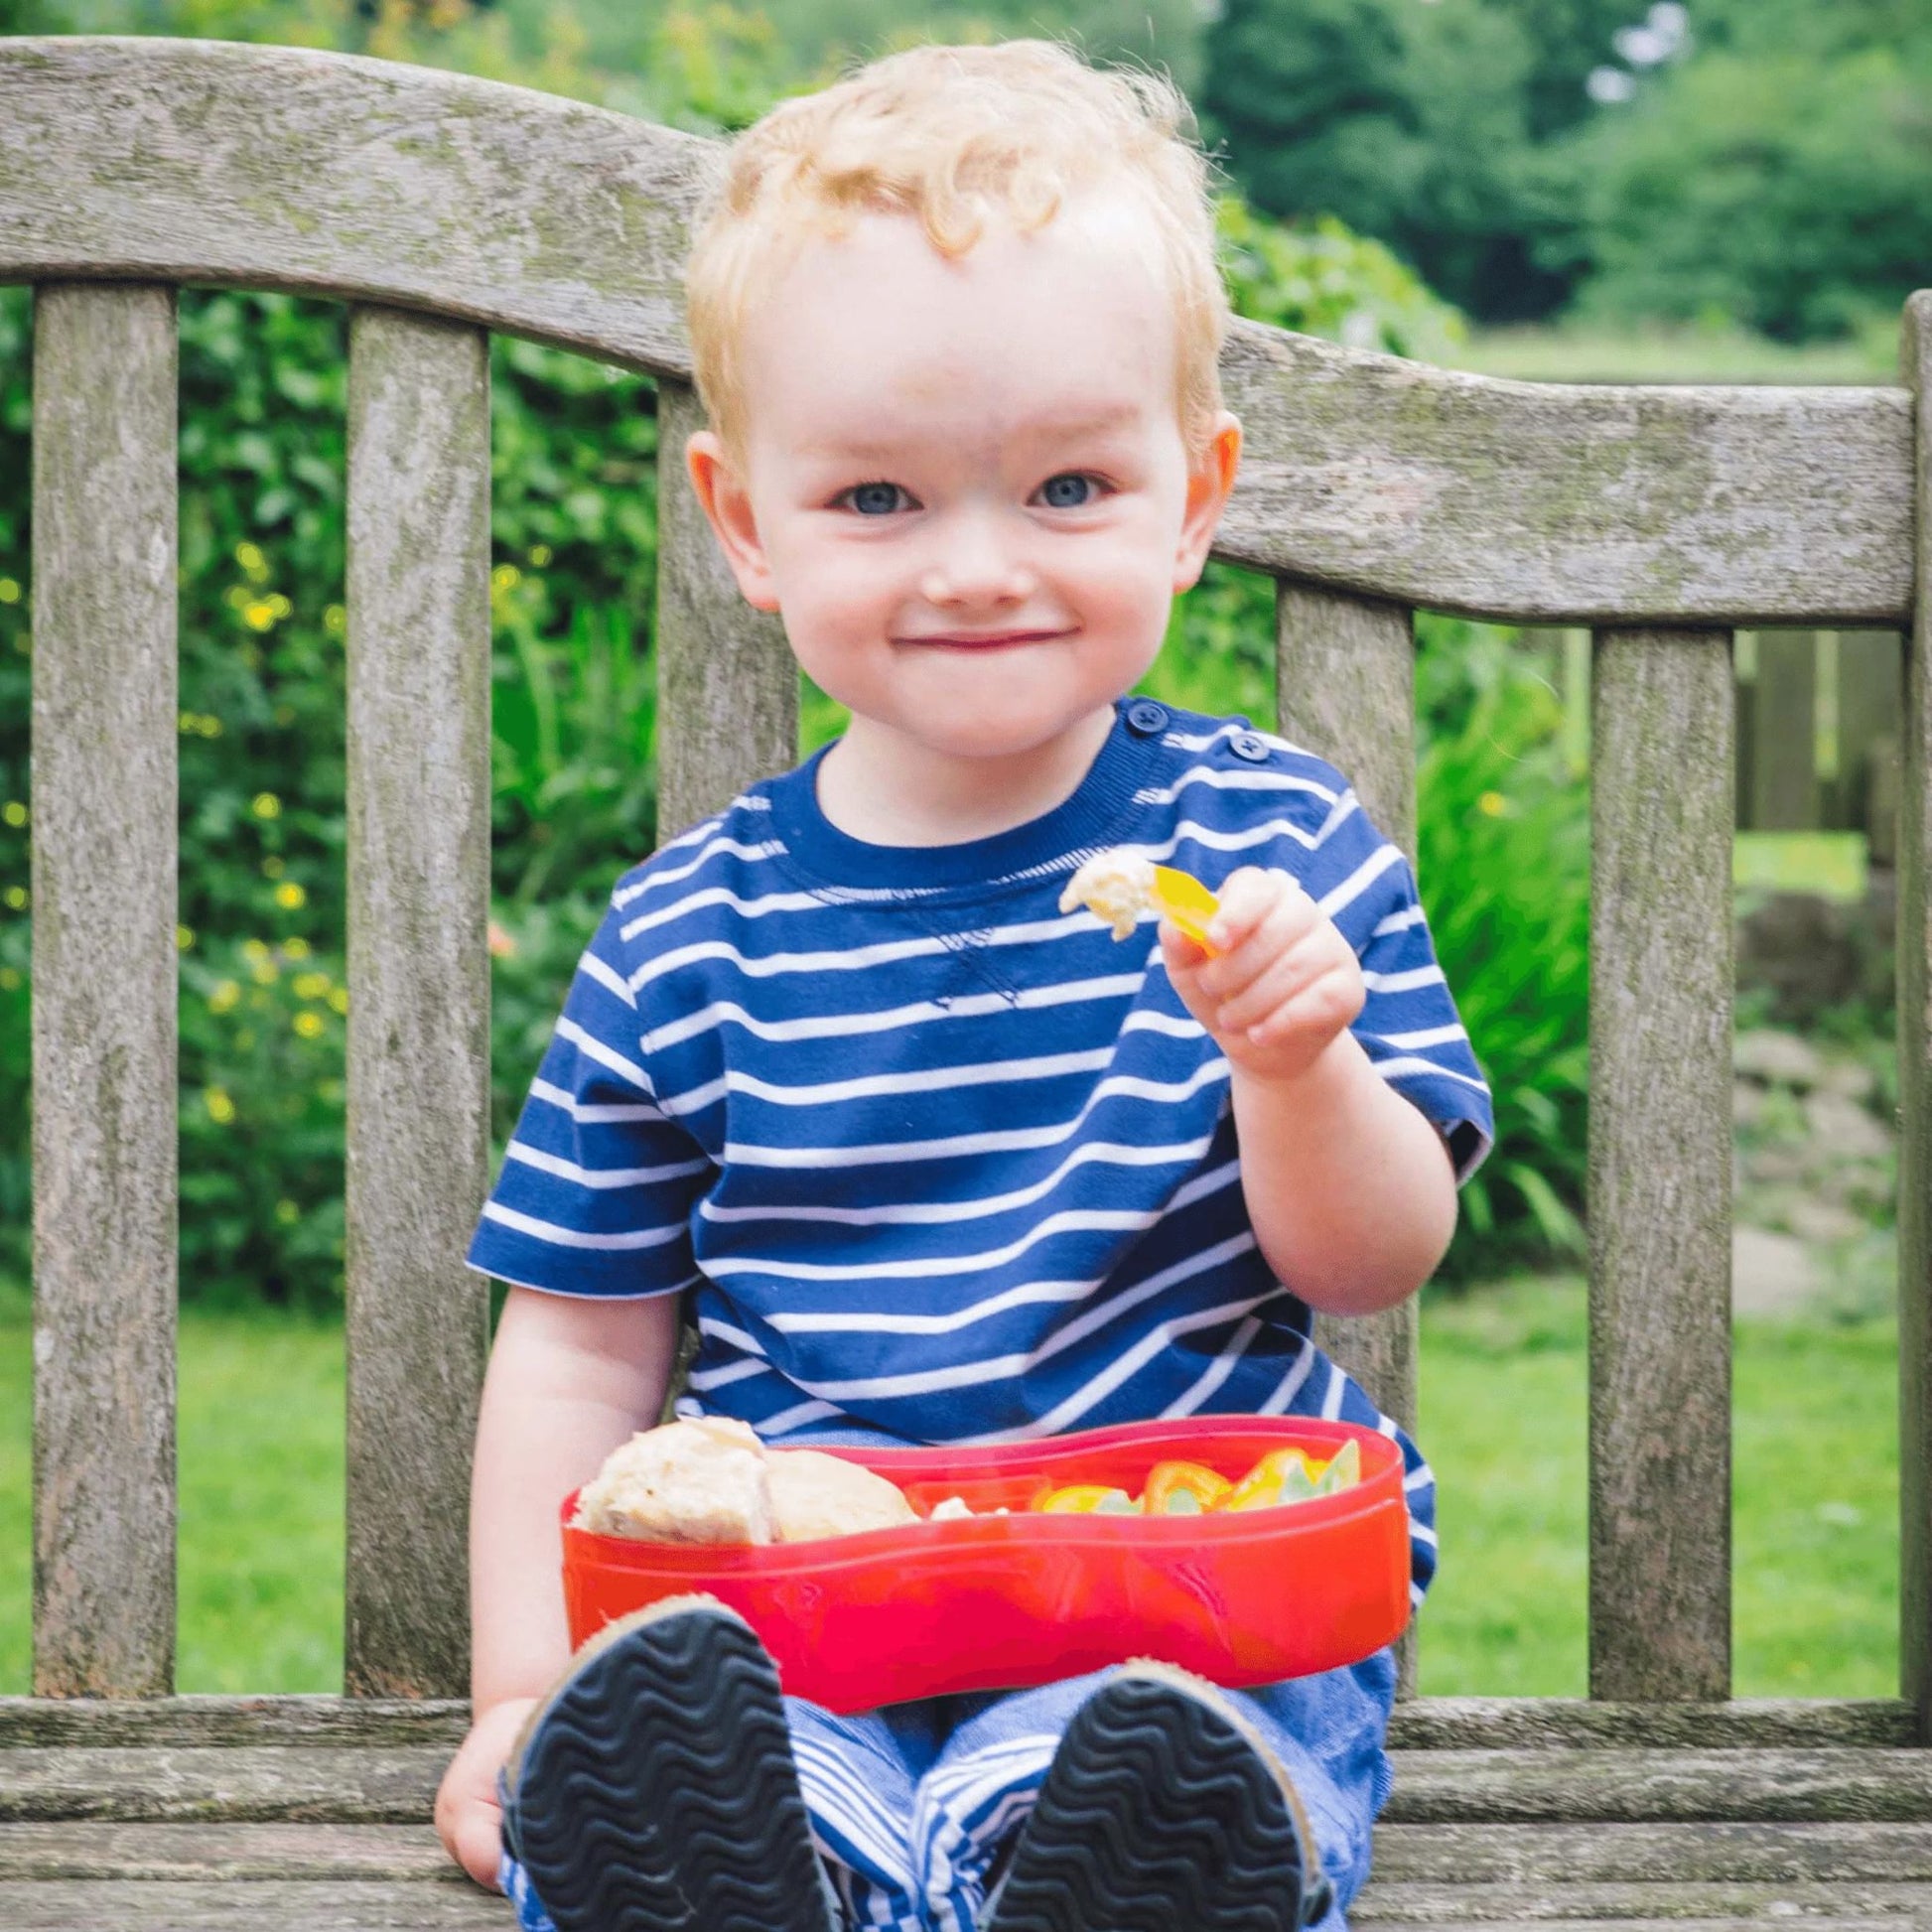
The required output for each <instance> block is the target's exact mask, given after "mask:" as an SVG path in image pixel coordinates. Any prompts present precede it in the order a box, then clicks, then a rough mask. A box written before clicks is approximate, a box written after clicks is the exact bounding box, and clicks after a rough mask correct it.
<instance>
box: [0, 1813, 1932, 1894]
mask: <svg viewBox="0 0 1932 1932" xmlns="http://www.w3.org/2000/svg"><path fill="white" fill-rule="evenodd" d="M9 1829H11V1830H15V1831H22V1832H25V1831H33V1830H44V1831H54V1832H67V1831H78V1830H83V1829H84V1830H87V1831H94V1830H101V1829H110V1828H103V1827H96V1826H86V1827H80V1826H72V1825H60V1826H42V1827H35V1826H25V1825H21V1826H14V1827H11V1828H9ZM111 1829H121V1830H129V1831H134V1830H148V1831H173V1830H176V1829H177V1828H176V1827H174V1826H147V1827H134V1826H129V1827H119V1828H111ZM245 1829H247V1830H249V1831H269V1830H273V1829H275V1828H274V1827H272V1826H249V1827H247V1828H245ZM1375 1874H1376V1877H1377V1879H1379V1880H1380V1881H1382V1882H1384V1883H1388V1884H1403V1883H1411V1882H1417V1881H1426V1882H1431V1883H1437V1884H1469V1885H1501V1884H1521V1885H1538V1886H1553V1885H1560V1884H1565V1883H1577V1884H1588V1883H1620V1882H1628V1883H1644V1884H1665V1883H1669V1882H1671V1881H1673V1880H1700V1881H1704V1882H1712V1881H1717V1880H1721V1879H1732V1880H1734V1879H1744V1880H1750V1881H1754V1882H1758V1881H1768V1880H1776V1881H1779V1882H1786V1883H1796V1882H1800V1881H1810V1880H1817V1879H1829V1878H1860V1879H1878V1880H1882V1881H1884V1882H1887V1883H1893V1884H1903V1883H1908V1882H1919V1881H1924V1880H1928V1879H1932V1826H1927V1825H1709V1824H1703V1825H1383V1826H1380V1827H1378V1828H1377V1830H1376V1834H1375ZM102 1875H103V1876H105V1875H107V1874H105V1873H103V1874H102Z"/></svg>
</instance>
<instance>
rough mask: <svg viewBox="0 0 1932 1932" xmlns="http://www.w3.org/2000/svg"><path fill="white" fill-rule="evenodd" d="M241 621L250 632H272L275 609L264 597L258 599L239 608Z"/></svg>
mask: <svg viewBox="0 0 1932 1932" xmlns="http://www.w3.org/2000/svg"><path fill="white" fill-rule="evenodd" d="M241 621H242V622H244V623H245V624H246V625H247V626H248V628H249V629H250V630H273V629H274V628H275V607H274V605H272V604H271V603H269V601H268V600H267V599H266V598H265V597H258V598H256V599H255V600H254V602H253V603H252V604H244V605H243V606H242V607H241Z"/></svg>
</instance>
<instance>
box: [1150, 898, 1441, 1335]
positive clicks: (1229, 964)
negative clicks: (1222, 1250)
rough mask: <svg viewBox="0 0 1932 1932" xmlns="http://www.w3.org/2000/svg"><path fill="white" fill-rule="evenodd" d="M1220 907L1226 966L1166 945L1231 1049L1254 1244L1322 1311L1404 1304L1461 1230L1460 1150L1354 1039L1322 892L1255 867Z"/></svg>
mask: <svg viewBox="0 0 1932 1932" xmlns="http://www.w3.org/2000/svg"><path fill="white" fill-rule="evenodd" d="M1220 900H1221V906H1220V910H1219V911H1218V912H1217V913H1216V914H1215V915H1214V918H1213V920H1212V921H1211V923H1210V926H1209V935H1210V937H1211V938H1212V939H1213V941H1214V944H1215V946H1216V948H1217V949H1218V950H1217V953H1216V955H1215V956H1214V957H1211V958H1210V957H1209V956H1208V955H1207V954H1206V953H1205V952H1204V951H1203V950H1202V949H1201V948H1200V947H1198V946H1196V945H1195V944H1194V943H1193V942H1192V941H1191V940H1190V939H1188V938H1186V937H1184V936H1183V935H1182V934H1181V933H1179V932H1178V931H1176V930H1175V929H1174V928H1173V926H1171V925H1163V927H1162V932H1161V943H1162V947H1163V951H1164V953H1165V956H1166V959H1167V964H1168V972H1169V976H1170V977H1171V978H1172V980H1173V985H1174V990H1175V991H1176V992H1177V993H1178V994H1179V995H1180V997H1181V1000H1182V1002H1183V1003H1184V1004H1185V1005H1186V1007H1187V1009H1188V1011H1189V1012H1190V1013H1191V1014H1192V1015H1193V1016H1194V1018H1195V1019H1196V1020H1198V1021H1199V1022H1200V1023H1201V1025H1202V1026H1204V1027H1205V1028H1206V1029H1207V1031H1208V1032H1209V1033H1210V1034H1211V1035H1213V1036H1214V1038H1215V1040H1216V1041H1217V1042H1218V1044H1219V1045H1220V1047H1221V1049H1222V1051H1223V1052H1225V1053H1226V1054H1227V1056H1228V1062H1229V1065H1230V1068H1231V1076H1230V1077H1231V1084H1232V1089H1233V1104H1234V1121H1235V1131H1236V1134H1237V1135H1238V1137H1239V1140H1240V1144H1241V1186H1242V1192H1243V1194H1244V1195H1245V1196H1246V1200H1247V1206H1248V1218H1249V1220H1250V1222H1251V1223H1252V1224H1253V1226H1254V1231H1255V1239H1256V1241H1257V1243H1258V1244H1259V1245H1260V1248H1261V1252H1262V1254H1263V1256H1264V1257H1265V1258H1266V1260H1267V1262H1268V1265H1269V1267H1270V1268H1271V1269H1272V1270H1273V1271H1274V1273H1275V1275H1276V1276H1277V1277H1278V1278H1279V1279H1280V1280H1281V1281H1284V1282H1287V1283H1289V1284H1291V1285H1292V1286H1293V1288H1294V1290H1295V1293H1296V1294H1297V1295H1298V1296H1300V1297H1301V1299H1302V1300H1303V1301H1305V1302H1307V1303H1308V1304H1309V1305H1310V1306H1311V1307H1312V1308H1317V1309H1320V1310H1323V1311H1326V1312H1328V1313H1330V1314H1371V1313H1373V1312H1374V1311H1376V1310H1378V1309H1386V1308H1393V1307H1394V1306H1395V1305H1396V1304H1397V1303H1399V1302H1402V1301H1404V1300H1406V1299H1407V1298H1408V1297H1409V1296H1410V1295H1412V1294H1414V1292H1415V1291H1416V1290H1417V1289H1418V1288H1420V1287H1421V1286H1422V1284H1423V1283H1424V1282H1425V1281H1427V1280H1428V1279H1429V1276H1430V1274H1431V1273H1432V1272H1433V1270H1434V1269H1435V1266H1436V1264H1437V1263H1438V1262H1439V1261H1440V1260H1441V1259H1442V1257H1443V1252H1444V1250H1445V1249H1446V1248H1447V1247H1448V1246H1449V1236H1450V1235H1451V1234H1453V1233H1454V1231H1455V1173H1454V1168H1453V1166H1452V1164H1451V1162H1450V1160H1449V1150H1448V1148H1447V1147H1446V1146H1445V1145H1444V1142H1443V1139H1442V1136H1441V1135H1440V1134H1439V1133H1438V1132H1437V1130H1436V1128H1435V1127H1434V1125H1433V1124H1432V1123H1431V1122H1430V1121H1429V1120H1428V1119H1427V1118H1426V1117H1425V1116H1424V1115H1423V1113H1422V1112H1421V1111H1420V1109H1418V1108H1417V1107H1416V1106H1414V1105H1413V1104H1412V1103H1411V1102H1410V1101H1408V1100H1406V1099H1404V1098H1403V1096H1402V1095H1401V1094H1399V1093H1397V1092H1396V1091H1395V1090H1394V1089H1393V1088H1392V1087H1390V1086H1389V1085H1388V1084H1387V1083H1386V1082H1385V1081H1384V1080H1383V1079H1382V1078H1381V1076H1380V1075H1379V1074H1378V1073H1377V1072H1376V1071H1375V1068H1374V1066H1373V1065H1372V1064H1371V1063H1370V1060H1369V1057H1368V1055H1367V1054H1366V1053H1365V1052H1364V1051H1363V1050H1362V1047H1361V1045H1360V1043H1359V1042H1358V1041H1357V1040H1356V1039H1355V1036H1354V1035H1352V1034H1351V1033H1350V1032H1349V1031H1348V1029H1349V1026H1350V1024H1351V1023H1352V1022H1353V1021H1354V1020H1355V1019H1356V1018H1357V1016H1358V1015H1359V1014H1360V1013H1361V1011H1362V1006H1363V1002H1364V999H1365V997H1366V989H1365V987H1364V984H1363V980H1362V971H1361V964H1360V962H1359V961H1358V960H1357V958H1356V956H1355V952H1354V948H1353V947H1352V946H1350V945H1349V943H1348V941H1347V940H1346V939H1345V938H1344V937H1343V936H1342V935H1341V933H1340V932H1339V931H1338V930H1337V929H1336V927H1335V925H1334V924H1333V922H1332V921H1331V920H1329V919H1328V918H1327V917H1326V916H1325V915H1324V914H1323V913H1322V911H1321V910H1320V908H1319V907H1318V906H1316V905H1315V903H1314V901H1313V900H1312V899H1311V898H1310V897H1309V896H1308V894H1307V893H1305V892H1304V891H1303V890H1302V888H1301V887H1300V886H1299V885H1298V884H1297V883H1296V881H1295V880H1293V879H1291V878H1290V877H1289V876H1288V875H1287V874H1286V873H1281V872H1262V871H1259V870H1257V869H1255V868H1253V867H1244V868H1243V869H1242V870H1241V871H1239V872H1237V873H1235V874H1233V875H1232V877H1231V878H1230V879H1229V880H1228V881H1227V883H1226V885H1225V886H1224V887H1223V888H1222V889H1221V893H1220Z"/></svg>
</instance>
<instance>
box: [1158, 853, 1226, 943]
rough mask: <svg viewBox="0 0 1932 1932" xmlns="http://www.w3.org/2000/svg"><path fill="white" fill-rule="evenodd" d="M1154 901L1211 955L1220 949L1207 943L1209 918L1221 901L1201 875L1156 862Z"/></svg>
mask: <svg viewBox="0 0 1932 1932" xmlns="http://www.w3.org/2000/svg"><path fill="white" fill-rule="evenodd" d="M1154 902H1155V904H1156V905H1157V906H1158V907H1159V908H1160V909H1161V911H1162V912H1163V913H1165V914H1166V915H1167V917H1169V918H1170V919H1172V920H1173V922H1174V924H1175V925H1177V926H1178V927H1179V928H1180V929H1181V931H1182V932H1184V933H1185V934H1186V935H1187V936H1188V938H1190V939H1191V940H1192V941H1193V942H1194V944H1195V945H1197V946H1198V947H1200V949H1201V950H1202V951H1203V952H1204V953H1206V954H1207V955H1208V956H1209V957H1210V958H1212V957H1213V956H1214V955H1215V953H1216V952H1217V951H1218V950H1219V948H1218V947H1215V946H1210V945H1209V944H1208V943H1207V922H1208V920H1210V919H1211V918H1212V917H1213V916H1214V914H1215V913H1216V912H1218V911H1219V910H1220V909H1221V901H1220V900H1219V899H1218V898H1216V897H1214V895H1213V894H1212V893H1210V892H1209V891H1208V890H1207V888H1206V887H1205V886H1203V885H1202V884H1201V883H1200V881H1199V880H1198V879H1195V878H1193V877H1192V876H1191V875H1190V874H1188V873H1184V872H1177V871H1175V870H1174V868H1173V866H1156V867H1155V868H1154Z"/></svg>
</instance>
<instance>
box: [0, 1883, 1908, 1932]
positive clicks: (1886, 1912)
mask: <svg viewBox="0 0 1932 1932" xmlns="http://www.w3.org/2000/svg"><path fill="white" fill-rule="evenodd" d="M1472 1902H1474V1901H1467V1900H1462V1901H1458V1900H1457V1899H1456V1898H1454V1897H1453V1896H1452V1895H1451V1896H1447V1897H1445V1898H1444V1899H1443V1900H1442V1901H1441V1904H1442V1915H1440V1916H1428V1915H1426V1914H1425V1915H1415V1916H1412V1915H1411V1910H1416V1911H1421V1910H1422V1907H1421V1901H1417V1905H1416V1907H1414V1908H1411V1910H1404V1909H1403V1908H1402V1907H1401V1905H1400V1904H1399V1903H1398V1905H1397V1906H1396V1908H1395V1909H1396V1911H1397V1912H1398V1913H1399V1914H1400V1915H1399V1916H1390V1915H1389V1914H1388V1912H1387V1910H1386V1909H1385V1908H1384V1906H1383V1905H1382V1904H1381V1903H1380V1901H1379V1900H1378V1901H1377V1903H1376V1904H1375V1905H1374V1907H1373V1908H1372V1909H1370V1910H1367V1911H1361V1912H1355V1913H1351V1914H1350V1917H1349V1922H1350V1924H1351V1925H1355V1926H1359V1927H1363V1928H1369V1929H1370V1932H1372V1928H1374V1927H1376V1926H1382V1925H1398V1924H1399V1925H1404V1926H1408V1927H1412V1928H1416V1927H1429V1926H1451V1925H1465V1924H1469V1923H1482V1924H1486V1925H1492V1926H1495V1927H1496V1928H1498V1932H1509V1928H1514V1927H1527V1926H1531V1925H1547V1924H1548V1923H1550V1919H1549V1917H1545V1916H1535V1915H1533V1914H1532V1913H1531V1912H1530V1911H1527V1910H1526V1911H1524V1912H1520V1913H1513V1914H1509V1915H1508V1916H1497V1917H1491V1916H1489V1912H1491V1911H1495V1912H1507V1901H1506V1900H1500V1899H1498V1900H1483V1901H1480V1902H1481V1904H1482V1905H1483V1906H1485V1907H1486V1908H1487V1909H1485V1910H1482V1911H1481V1912H1480V1913H1479V1914H1477V1913H1475V1912H1472V1911H1471V1910H1470V1909H1469V1907H1470V1904H1471V1903H1472ZM1603 1902H1604V1903H1606V1904H1610V1905H1617V1904H1627V1905H1631V1906H1636V1907H1638V1908H1641V1906H1642V1904H1643V1903H1644V1901H1643V1900H1642V1899H1641V1898H1639V1897H1632V1896H1627V1895H1626V1896H1625V1897H1623V1898H1621V1899H1618V1898H1606V1899H1605V1900H1604V1901H1603ZM1654 1902H1655V1903H1656V1904H1657V1905H1658V1906H1660V1907H1663V1908H1666V1909H1667V1908H1668V1906H1669V1904H1670V1900H1669V1899H1668V1898H1667V1897H1664V1898H1659V1899H1657V1900H1656V1901H1654ZM1819 1903H1820V1907H1821V1909H1822V1910H1823V1911H1824V1912H1825V1915H1823V1916H1814V1915H1813V1912H1812V1910H1811V1909H1810V1908H1809V1907H1808V1906H1801V1907H1800V1908H1799V1910H1800V1913H1802V1920H1801V1922H1802V1923H1803V1924H1804V1925H1805V1926H1806V1927H1808V1928H1815V1932H1895V1928H1896V1927H1898V1926H1899V1925H1901V1924H1909V1923H1912V1922H1914V1918H1913V1914H1914V1912H1915V1911H1918V1910H1922V1909H1923V1907H1922V1906H1919V1905H1917V1904H1916V1903H1914V1902H1913V1901H1909V1900H1907V1901H1905V1902H1903V1903H1901V1904H1899V1905H1898V1906H1896V1907H1895V1908H1893V1907H1891V1906H1888V1905H1881V1906H1880V1910H1879V1911H1878V1912H1871V1911H1865V1910H1861V1909H1859V1907H1858V1906H1857V1905H1853V1904H1849V1903H1848V1904H1847V1905H1846V1906H1845V1907H1843V1908H1842V1909H1831V1908H1830V1901H1829V1900H1822V1901H1819ZM1794 1916H1798V1914H1794V1913H1791V1912H1781V1911H1779V1910H1777V1909H1776V1901H1775V1900H1773V1901H1772V1902H1771V1903H1770V1904H1769V1905H1767V1907H1766V1910H1765V1911H1764V1913H1763V1914H1762V1915H1760V1914H1757V1913H1755V1912H1753V1913H1752V1914H1751V1915H1750V1916H1748V1917H1735V1916H1725V1917H1710V1916H1698V1917H1680V1916H1675V1915H1671V1916H1664V1917H1656V1918H1652V1917H1648V1916H1646V1917H1641V1918H1634V1917H1627V1916H1623V1915H1622V1914H1620V1913H1619V1915H1617V1916H1615V1917H1606V1918H1596V1917H1590V1918H1581V1917H1570V1916H1568V1915H1564V1916H1563V1920H1562V1922H1563V1923H1564V1924H1565V1925H1566V1926H1567V1927H1568V1928H1569V1932H1762V1928H1763V1927H1764V1926H1766V1925H1771V1924H1782V1923H1789V1922H1790V1920H1791V1919H1792V1918H1793V1917H1794ZM0 1917H4V1920H5V1923H6V1924H7V1925H8V1926H9V1927H11V1928H14V1932H100V1928H101V1927H103V1926H116V1927H122V1926H126V1927H136V1926H139V1927H152V1928H157V1929H159V1928H166V1932H256V1928H258V1927H259V1926H261V1925H262V1924H263V1923H267V1924H271V1925H274V1926H276V1927H278V1928H281V1929H282V1932H404V1929H405V1928H406V1929H407V1932H414V1929H415V1928H418V1927H420V1928H423V1929H424V1932H443V1928H454V1929H455V1932H472V1928H476V1932H483V1928H502V1927H509V1926H512V1925H514V1923H515V1920H514V1918H513V1917H512V1916H511V1914H510V1910H509V1907H508V1905H507V1904H506V1903H505V1902H504V1901H503V1900H502V1899H501V1898H499V1897H496V1896H494V1895H493V1894H490V1893H486V1892H483V1891H479V1890H476V1889H475V1888H474V1887H473V1888H472V1889H471V1890H470V1891H469V1892H468V1893H462V1892H457V1891H454V1890H448V1891H446V1890H444V1889H443V1888H441V1887H438V1888H436V1889H434V1890H429V1889H427V1888H425V1887H423V1886H419V1885H417V1886H412V1885H380V1884H346V1885H342V1886H336V1885H332V1884H299V1883H297V1884H290V1883H273V1882H269V1883H258V1884H251V1885H221V1884H140V1883H135V1884H112V1883H87V1882H81V1883H66V1884H62V1883H54V1884H44V1885H34V1884H25V1885H6V1886H0ZM1918 1922H1922V1921H1918Z"/></svg>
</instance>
